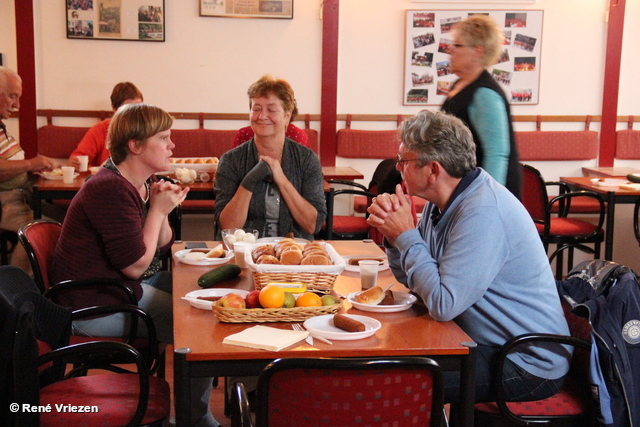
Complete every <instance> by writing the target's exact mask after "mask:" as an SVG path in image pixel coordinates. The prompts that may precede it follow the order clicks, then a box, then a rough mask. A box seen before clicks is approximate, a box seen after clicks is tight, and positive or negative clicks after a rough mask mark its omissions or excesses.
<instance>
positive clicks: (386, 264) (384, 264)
mask: <svg viewBox="0 0 640 427" xmlns="http://www.w3.org/2000/svg"><path fill="white" fill-rule="evenodd" d="M353 258H362V259H376V260H377V259H383V258H384V261H382V263H381V264H380V266H379V267H378V271H382V270H386V269H388V268H389V260H387V257H386V256H384V255H382V256H379V257H378V256H371V255H364V254H363V255H345V256H343V257H342V259H343V260H344V263H345V267H344V269H345V270H347V271H354V272H356V273H360V267H359V266H358V265H351V264H349V261H350V260H351V259H353Z"/></svg>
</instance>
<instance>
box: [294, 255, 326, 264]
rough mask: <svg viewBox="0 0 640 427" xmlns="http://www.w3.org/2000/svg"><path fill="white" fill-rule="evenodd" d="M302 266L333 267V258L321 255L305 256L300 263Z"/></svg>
mask: <svg viewBox="0 0 640 427" xmlns="http://www.w3.org/2000/svg"><path fill="white" fill-rule="evenodd" d="M300 265H333V262H332V261H331V258H329V257H327V256H324V255H319V254H309V255H305V256H304V258H302V261H300Z"/></svg>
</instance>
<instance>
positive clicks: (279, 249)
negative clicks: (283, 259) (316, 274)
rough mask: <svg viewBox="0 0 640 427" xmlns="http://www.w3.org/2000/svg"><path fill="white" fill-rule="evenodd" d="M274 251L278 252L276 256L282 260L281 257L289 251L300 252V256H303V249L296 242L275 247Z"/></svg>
mask: <svg viewBox="0 0 640 427" xmlns="http://www.w3.org/2000/svg"><path fill="white" fill-rule="evenodd" d="M273 249H274V250H275V251H276V256H277V257H278V258H280V256H281V255H282V254H283V253H284V252H285V251H287V250H289V249H296V250H298V251H300V254H302V248H301V247H300V245H298V244H297V243H295V242H289V243H283V244H282V245H280V246H274V247H273Z"/></svg>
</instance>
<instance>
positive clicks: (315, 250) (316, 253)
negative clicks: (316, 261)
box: [302, 249, 331, 259]
mask: <svg viewBox="0 0 640 427" xmlns="http://www.w3.org/2000/svg"><path fill="white" fill-rule="evenodd" d="M302 255H304V256H309V255H321V256H325V257H327V258H329V259H331V257H330V256H329V254H328V253H327V252H325V251H322V250H319V249H312V250H310V251H307V252H303V253H302Z"/></svg>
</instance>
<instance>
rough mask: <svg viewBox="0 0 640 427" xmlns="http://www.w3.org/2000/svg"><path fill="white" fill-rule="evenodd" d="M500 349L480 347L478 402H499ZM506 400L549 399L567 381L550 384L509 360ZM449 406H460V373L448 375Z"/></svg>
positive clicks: (477, 358)
mask: <svg viewBox="0 0 640 427" xmlns="http://www.w3.org/2000/svg"><path fill="white" fill-rule="evenodd" d="M499 351H500V349H499V348H493V347H487V346H482V345H479V346H478V347H476V379H475V381H476V399H475V401H476V402H493V401H495V400H496V392H495V390H496V386H497V385H496V384H493V382H494V381H493V378H494V377H495V360H496V358H497V356H498V353H499ZM502 372H503V383H502V384H503V386H504V395H505V399H506V400H508V401H512V402H523V401H530V400H539V399H545V398H547V397H549V396H553V395H554V394H556V393H557V392H558V390H560V388H561V387H562V384H563V383H564V377H561V378H558V379H555V380H548V379H545V378H540V377H537V376H535V375H532V374H530V373H529V372H527V371H526V370H524V369H523V368H521V367H520V366H518V365H516V364H515V363H513V362H512V361H511V360H509V359H508V358H507V360H506V361H505V364H504V368H503V371H502ZM444 384H445V394H444V398H445V402H448V403H458V401H459V398H460V373H458V372H445V373H444Z"/></svg>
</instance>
